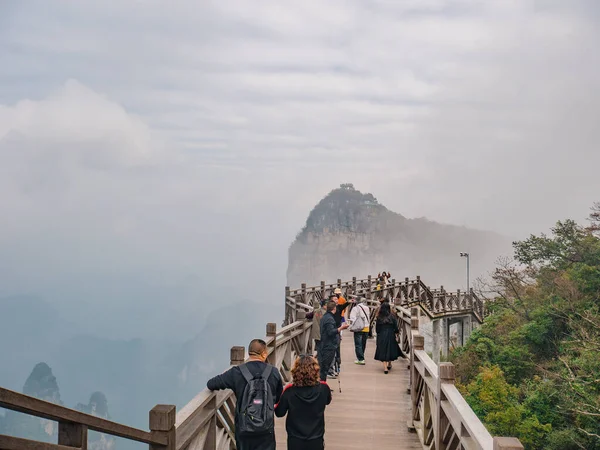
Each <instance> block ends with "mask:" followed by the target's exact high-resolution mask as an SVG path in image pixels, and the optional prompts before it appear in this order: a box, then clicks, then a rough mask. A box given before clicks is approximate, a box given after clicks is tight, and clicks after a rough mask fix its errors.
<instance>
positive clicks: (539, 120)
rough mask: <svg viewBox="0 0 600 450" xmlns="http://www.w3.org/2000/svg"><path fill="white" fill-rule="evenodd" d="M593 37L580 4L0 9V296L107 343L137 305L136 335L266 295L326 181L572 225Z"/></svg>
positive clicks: (427, 211)
mask: <svg viewBox="0 0 600 450" xmlns="http://www.w3.org/2000/svg"><path fill="white" fill-rule="evenodd" d="M599 25H600V3H598V2H597V1H596V0H569V1H568V2H565V1H561V0H537V1H532V0H531V1H528V0H488V1H481V0H478V1H475V0H345V1H341V0H330V1H327V2H323V1H319V0H304V1H302V2H298V1H281V0H272V1H267V0H253V1H242V0H227V1H209V0H205V1H202V2H198V1H191V0H190V1H188V0H177V1H166V0H162V1H159V0H139V1H133V0H130V1H122V0H118V1H117V0H113V1H100V0H97V1H96V0H91V1H85V2H73V1H66V0H65V1H58V0H56V1H30V0H0V61H1V64H0V208H1V212H0V254H1V255H2V256H0V286H1V287H0V294H2V295H10V294H17V293H18V294H21V293H27V294H36V295H43V296H46V297H48V298H52V299H53V301H55V302H56V303H57V304H59V305H69V306H72V305H75V310H76V311H79V313H78V314H79V316H78V317H86V315H87V316H89V314H90V311H91V310H93V311H94V312H95V314H96V317H98V318H99V319H98V320H100V318H102V317H109V316H111V317H114V316H115V314H116V315H118V316H120V317H121V318H122V322H119V325H116V326H115V330H116V331H115V332H117V331H118V330H119V329H121V328H122V327H124V326H125V324H126V323H127V321H129V320H130V318H131V316H132V315H133V314H135V311H136V310H139V303H140V302H142V301H145V300H144V299H154V300H148V310H149V312H148V314H149V315H152V314H154V315H153V316H152V317H154V318H153V319H152V320H150V319H148V322H147V323H148V324H154V323H156V324H159V323H160V321H161V320H163V317H164V308H167V310H169V311H171V310H172V311H173V312H174V314H175V313H177V312H181V311H182V310H185V308H187V307H190V305H203V304H205V303H206V302H209V303H210V304H211V305H212V306H214V304H216V303H219V302H225V301H228V300H231V299H232V298H252V299H255V300H265V301H273V299H279V296H280V294H281V292H283V286H284V284H285V271H286V267H287V249H288V246H289V244H290V243H291V242H292V240H293V239H294V237H295V235H296V233H297V232H298V231H299V230H300V228H301V227H302V226H303V224H304V221H305V220H306V217H307V215H308V213H309V211H310V209H311V208H312V207H313V206H314V205H315V204H316V203H317V202H318V201H319V200H320V199H321V198H322V197H323V196H324V195H325V194H326V193H327V192H328V191H330V190H331V189H333V188H335V187H337V186H338V185H339V184H341V183H345V182H351V183H354V185H355V187H356V188H357V189H360V190H362V191H366V192H372V193H373V194H374V195H375V196H376V197H377V198H378V200H379V201H380V202H382V203H383V204H384V205H386V206H387V207H388V208H390V209H392V210H394V211H396V212H399V213H401V214H403V215H405V216H407V217H423V216H425V217H427V218H429V219H432V220H436V221H440V222H445V223H453V224H458V225H466V226H469V227H474V228H479V229H488V230H494V231H498V232H500V233H503V234H505V235H509V236H515V237H524V236H527V235H528V234H529V233H538V232H540V231H545V230H547V229H548V228H549V227H550V226H551V225H552V224H553V223H554V222H555V221H556V220H558V219H562V218H567V217H572V218H575V219H578V220H583V219H584V218H585V217H586V216H587V214H588V211H589V207H590V206H591V204H592V203H593V202H594V201H598V200H600V177H598V167H600V151H599V150H598V145H599V144H600V127H598V126H597V123H598V116H599V115H600V95H599V92H600V52H598V51H597V48H598V44H599V43H600V26H599ZM357 275H358V276H361V275H366V274H357ZM256 286H260V287H261V289H260V291H258V293H257V290H256ZM257 297H260V298H257ZM123 299H135V301H131V302H128V301H124V300H123ZM152 302H155V303H156V304H157V305H158V304H160V305H162V306H161V308H163V309H161V310H160V311H161V312H160V313H158V312H156V308H157V306H156V305H155V304H154V303H152ZM212 306H211V307H212ZM169 308H171V309H169ZM188 320H189V321H190V323H191V322H192V321H193V320H196V318H195V317H190V318H188ZM153 321H154V322H153ZM186 323H187V322H186ZM90 326H92V325H90ZM119 327H121V328H119ZM147 328H148V329H147V330H146V332H147V333H151V331H150V330H151V329H152V328H151V326H150V325H148V326H147ZM121 331H122V330H121ZM123 333H124V334H125V335H126V334H127V333H125V332H123Z"/></svg>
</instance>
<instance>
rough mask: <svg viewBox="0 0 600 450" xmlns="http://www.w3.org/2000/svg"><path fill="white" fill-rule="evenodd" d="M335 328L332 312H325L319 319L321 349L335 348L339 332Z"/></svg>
mask: <svg viewBox="0 0 600 450" xmlns="http://www.w3.org/2000/svg"><path fill="white" fill-rule="evenodd" d="M337 329H338V327H337V326H336V325H335V318H334V317H333V314H332V313H330V312H327V313H325V314H324V315H323V318H322V319H321V342H320V343H319V345H320V346H321V350H331V349H333V350H335V349H336V348H337V347H338V343H339V340H340V333H339V332H338V330H337Z"/></svg>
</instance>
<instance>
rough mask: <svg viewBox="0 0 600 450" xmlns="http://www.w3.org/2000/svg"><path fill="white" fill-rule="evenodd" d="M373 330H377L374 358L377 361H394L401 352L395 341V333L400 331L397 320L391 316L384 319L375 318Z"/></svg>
mask: <svg viewBox="0 0 600 450" xmlns="http://www.w3.org/2000/svg"><path fill="white" fill-rule="evenodd" d="M375 330H376V331H377V349H376V350H375V359H376V360H377V361H396V360H397V359H398V358H399V357H400V355H401V354H402V353H401V351H400V346H399V345H398V342H397V341H396V334H397V333H398V332H399V331H400V330H399V328H398V322H397V321H396V320H395V318H394V317H393V316H392V317H390V318H389V319H388V320H386V321H382V320H380V319H377V322H376V325H375Z"/></svg>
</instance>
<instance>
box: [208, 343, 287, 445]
mask: <svg viewBox="0 0 600 450" xmlns="http://www.w3.org/2000/svg"><path fill="white" fill-rule="evenodd" d="M248 355H249V360H248V361H247V362H246V363H244V364H245V365H246V367H247V368H248V370H249V371H250V373H251V374H252V375H254V376H255V377H257V376H260V375H262V373H263V372H264V371H265V368H266V366H267V363H266V362H265V361H266V360H267V355H268V353H267V344H266V343H265V341H263V340H262V339H254V340H253V341H251V342H250V345H248ZM267 383H269V386H270V388H271V392H272V394H273V400H274V402H275V403H277V402H279V399H280V398H281V392H282V391H283V383H282V382H281V375H279V371H278V370H277V369H276V368H275V367H272V366H271V373H270V374H269V378H268V380H267ZM247 384H248V382H247V381H246V378H244V375H242V372H241V371H240V368H239V366H235V367H232V368H231V369H229V370H228V371H226V372H225V373H223V374H221V375H217V376H216V377H213V378H211V379H210V380H208V381H207V382H206V387H207V388H208V389H210V390H211V391H217V390H221V389H231V390H232V391H233V392H234V393H235V397H236V398H237V399H241V398H242V397H243V394H244V389H246V386H247ZM271 406H272V407H275V405H274V404H273V405H271ZM240 407H241V405H240V403H239V402H236V406H235V442H236V445H237V449H238V450H275V430H274V429H273V430H271V431H270V433H267V434H261V435H257V436H239V435H238V432H237V429H238V426H237V424H238V420H239V415H240Z"/></svg>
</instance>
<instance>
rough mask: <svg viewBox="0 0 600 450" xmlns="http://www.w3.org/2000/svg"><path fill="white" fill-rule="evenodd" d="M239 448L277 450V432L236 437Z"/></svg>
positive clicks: (245, 449)
mask: <svg viewBox="0 0 600 450" xmlns="http://www.w3.org/2000/svg"><path fill="white" fill-rule="evenodd" d="M235 443H236V445H237V450H275V448H276V447H275V432H273V433H270V434H266V435H261V436H243V437H240V436H237V435H236V437H235Z"/></svg>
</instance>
